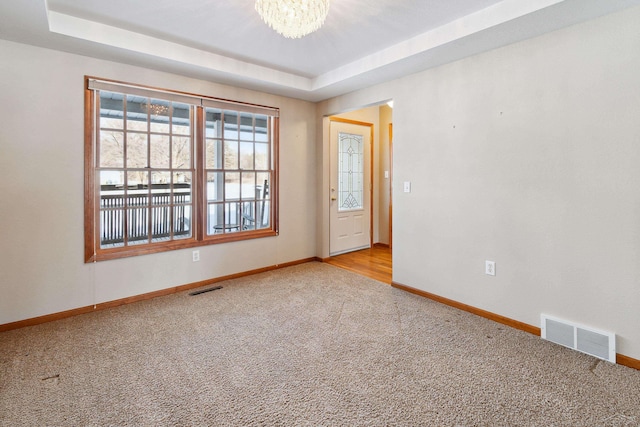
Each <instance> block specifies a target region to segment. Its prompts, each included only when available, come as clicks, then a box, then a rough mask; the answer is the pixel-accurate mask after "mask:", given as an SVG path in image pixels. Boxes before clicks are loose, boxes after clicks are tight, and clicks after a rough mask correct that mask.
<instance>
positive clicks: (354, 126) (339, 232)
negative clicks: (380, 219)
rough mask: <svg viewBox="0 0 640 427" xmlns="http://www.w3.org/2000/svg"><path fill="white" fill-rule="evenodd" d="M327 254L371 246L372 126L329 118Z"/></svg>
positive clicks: (336, 253) (365, 123) (371, 124)
mask: <svg viewBox="0 0 640 427" xmlns="http://www.w3.org/2000/svg"><path fill="white" fill-rule="evenodd" d="M329 132H330V153H331V161H330V169H331V176H330V185H331V190H330V192H331V193H330V194H331V200H330V214H329V215H330V226H329V230H330V237H329V254H330V255H332V256H333V255H338V254H342V253H345V252H352V251H356V250H360V249H366V248H370V247H371V246H372V243H373V242H372V238H373V230H372V225H373V223H372V217H373V204H372V201H373V197H372V196H373V181H372V161H373V153H372V149H373V123H367V122H360V121H356V120H349V119H343V118H338V117H332V118H331V122H330V126H329Z"/></svg>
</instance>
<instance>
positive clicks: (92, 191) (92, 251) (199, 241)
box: [84, 76, 280, 263]
mask: <svg viewBox="0 0 640 427" xmlns="http://www.w3.org/2000/svg"><path fill="white" fill-rule="evenodd" d="M95 80H99V81H100V82H105V83H106V84H115V85H122V86H123V87H133V88H140V89H142V90H148V91H153V92H157V96H156V97H157V98H158V99H162V94H163V93H164V94H177V95H178V96H183V95H184V96H188V97H192V98H193V99H194V100H195V99H201V100H203V104H204V103H206V104H208V105H212V104H213V105H227V107H228V108H230V109H234V110H237V111H244V110H243V107H246V108H247V111H248V112H255V111H260V110H265V109H268V110H271V111H275V112H276V113H275V114H270V117H272V120H271V123H272V126H273V132H272V135H273V140H272V141H271V142H270V149H271V155H272V157H273V158H272V162H271V174H272V181H271V183H270V206H271V209H270V212H269V218H270V224H271V227H270V228H265V229H259V230H245V231H238V232H234V233H223V234H219V235H207V234H206V232H205V221H206V217H205V210H206V195H205V192H204V188H205V187H206V186H205V185H203V183H204V179H205V168H204V166H205V165H204V141H205V135H204V107H203V105H197V104H196V103H193V104H192V105H194V106H195V108H194V119H193V120H194V124H193V126H194V131H193V133H194V140H195V143H194V147H193V156H194V157H193V165H194V171H193V176H194V178H193V185H192V199H193V203H192V207H193V208H192V209H193V213H192V236H191V238H188V239H179V240H171V241H166V242H156V243H150V244H141V245H135V246H124V247H118V248H108V249H101V248H100V242H99V238H100V236H99V234H100V233H99V232H98V231H97V230H98V229H99V226H100V219H99V218H98V216H97V213H98V212H99V211H100V209H99V206H98V204H99V203H100V198H99V197H97V194H98V191H99V183H98V182H97V181H96V166H97V165H96V160H95V159H96V139H97V138H99V134H100V127H99V125H97V126H96V124H99V117H98V116H99V112H98V111H96V108H95V107H96V93H97V92H96V90H95V89H93V88H90V81H95ZM123 93H127V92H126V91H123ZM84 102H85V108H84V125H85V129H84V170H85V172H84V260H85V263H90V262H97V261H106V260H111V259H119V258H127V257H132V256H139V255H148V254H154V253H160V252H166V251H172V250H179V249H187V248H193V247H199V246H206V245H211V244H219V243H227V242H235V241H242V240H251V239H257V238H264V237H273V236H277V235H278V234H279V197H278V193H279V187H280V186H279V134H280V127H279V110H278V109H277V108H273V107H265V106H261V105H255V104H246V103H241V102H237V101H229V100H225V99H218V98H213V97H207V96H203V95H194V94H190V93H186V92H179V91H172V90H168V89H159V88H154V87H150V86H143V85H132V84H128V83H123V82H119V81H115V80H106V79H97V78H95V77H91V76H85V80H84Z"/></svg>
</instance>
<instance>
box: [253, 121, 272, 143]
mask: <svg viewBox="0 0 640 427" xmlns="http://www.w3.org/2000/svg"><path fill="white" fill-rule="evenodd" d="M268 124H269V118H268V117H267V116H260V115H257V116H256V124H255V140H256V141H258V142H268V141H269V127H268Z"/></svg>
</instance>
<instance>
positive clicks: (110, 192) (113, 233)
mask: <svg viewBox="0 0 640 427" xmlns="http://www.w3.org/2000/svg"><path fill="white" fill-rule="evenodd" d="M118 246H124V173H123V172H122V171H109V170H106V171H104V170H103V171H100V247H101V248H111V247H118Z"/></svg>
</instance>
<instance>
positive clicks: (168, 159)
mask: <svg viewBox="0 0 640 427" xmlns="http://www.w3.org/2000/svg"><path fill="white" fill-rule="evenodd" d="M85 100H86V101H85V104H86V105H85V110H86V111H85V128H86V129H85V261H86V262H91V261H99V260H104V259H113V258H121V257H126V256H133V255H141V254H147V253H155V252H161V251H167V250H172V249H180V248H186V247H192V246H199V245H204V244H213V243H221V242H227V241H235V240H243V239H250V238H257V237H266V236H274V235H277V232H278V228H277V218H278V215H277V207H278V204H277V177H278V175H277V169H276V165H277V152H278V151H277V129H278V110H277V109H275V108H270V107H262V106H256V105H250V104H243V103H239V102H230V101H224V100H218V99H215V98H209V97H202V96H194V95H190V94H184V93H180V92H172V91H166V90H154V89H151V88H147V87H141V86H133V85H128V84H121V83H116V82H111V81H106V80H98V79H92V78H86V97H85Z"/></svg>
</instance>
